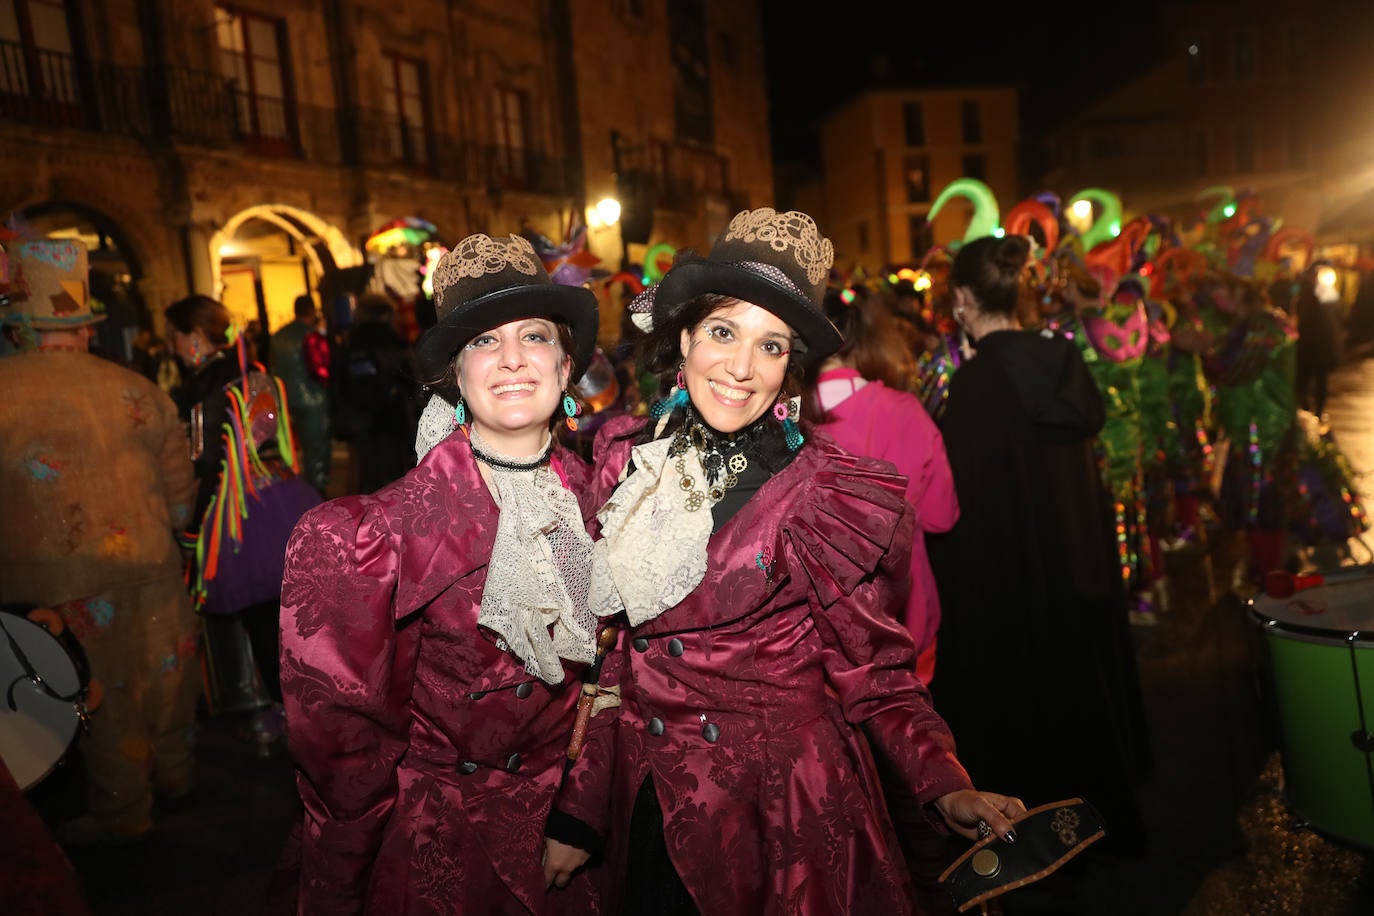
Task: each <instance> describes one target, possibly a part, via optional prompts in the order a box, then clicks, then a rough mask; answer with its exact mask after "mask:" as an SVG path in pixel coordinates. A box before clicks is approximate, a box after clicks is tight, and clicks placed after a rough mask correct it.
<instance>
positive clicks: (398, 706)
mask: <svg viewBox="0 0 1374 916" xmlns="http://www.w3.org/2000/svg"><path fill="white" fill-rule="evenodd" d="M434 290H435V301H436V304H437V314H438V322H437V324H435V326H434V327H432V328H430V329H429V330H428V331H427V332H426V333H425V335H424V336H423V337H422V338H421V339H420V340H419V341H418V342H417V344H416V348H415V351H416V363H417V366H418V367H419V369H420V370H421V372H422V377H423V378H424V379H425V381H426V383H427V384H428V385H429V387H430V388H431V389H433V390H435V391H436V392H438V393H440V394H442V395H444V396H446V397H447V398H448V399H449V403H450V404H456V407H454V408H450V412H449V415H448V419H447V420H446V421H445V424H444V425H445V427H446V429H447V430H448V434H447V435H446V436H444V437H443V438H442V439H440V440H439V441H437V442H432V441H427V442H426V443H425V446H424V447H423V448H422V451H424V455H423V457H422V458H421V460H420V462H419V464H418V466H417V467H415V468H414V469H413V470H411V471H410V472H408V473H407V474H406V475H405V476H404V477H402V478H401V479H400V480H398V481H396V482H394V483H391V484H388V485H387V486H385V487H383V488H382V489H380V490H378V491H377V492H376V493H374V494H371V495H360V496H349V497H345V498H342V499H336V500H333V501H330V502H327V503H325V504H324V505H322V506H320V507H317V508H316V509H313V510H311V511H310V512H309V513H307V514H306V515H305V517H304V518H302V519H301V521H300V522H299V524H298V525H297V526H296V529H295V532H294V533H293V535H292V538H291V541H290V544H289V546H288V548H287V554H286V572H285V577H284V581H283V589H282V633H281V642H282V656H281V682H282V692H283V695H284V697H285V701H286V710H287V728H288V745H289V748H290V751H291V756H292V758H293V760H294V761H295V764H296V768H297V784H298V786H299V789H300V795H301V800H302V801H303V802H304V806H305V816H304V820H303V823H302V825H301V829H300V830H299V831H298V832H297V836H296V837H295V839H293V840H292V843H293V844H295V843H297V842H298V846H299V848H298V849H290V848H289V849H288V853H287V857H286V861H285V862H284V865H285V866H286V867H285V868H284V869H283V873H282V874H281V875H279V878H278V882H277V888H276V894H277V895H278V896H277V897H276V899H274V901H273V903H274V909H275V908H276V906H277V905H281V908H283V909H293V910H295V911H298V912H300V913H312V914H313V913H328V914H331V916H335V914H348V913H360V912H372V913H381V912H385V913H407V914H441V913H443V914H448V913H478V912H480V913H546V912H554V911H566V912H570V913H592V912H596V903H595V900H594V899H593V897H592V896H591V894H592V890H591V883H590V881H589V880H588V878H587V877H586V874H585V872H583V873H579V875H578V876H577V877H575V878H573V879H572V880H571V882H570V883H568V882H566V877H567V875H566V874H564V875H562V876H558V877H559V884H560V885H562V884H564V883H568V887H567V889H566V890H562V891H556V892H555V891H551V890H550V889H549V884H550V881H551V880H552V878H553V877H555V876H554V875H552V874H551V873H550V872H549V871H548V870H547V869H546V868H545V867H543V866H541V854H542V853H543V836H544V832H545V829H546V821H548V824H547V829H548V831H549V835H550V836H551V837H552V838H553V842H552V845H551V848H552V850H553V852H552V854H551V859H553V860H554V861H556V862H558V863H560V864H565V865H567V866H568V868H567V871H571V870H572V868H575V867H576V866H578V865H581V864H582V863H583V862H585V861H586V860H587V858H588V853H587V850H590V849H593V848H594V847H595V846H596V845H597V844H598V842H599V837H598V832H599V828H600V824H596V823H590V821H591V820H594V818H577V817H572V816H568V815H564V816H562V817H555V818H554V819H552V820H550V808H551V805H552V802H553V797H554V792H555V790H556V789H557V787H558V784H559V781H560V779H561V778H562V775H563V772H564V762H565V760H566V758H567V748H568V745H569V741H570V736H571V733H572V730H573V725H574V709H575V706H576V704H577V702H578V697H579V695H580V693H581V689H580V687H581V684H580V679H579V673H580V670H581V669H582V667H583V666H584V665H586V664H587V663H590V662H592V661H593V660H594V658H595V657H596V640H597V637H598V629H599V627H598V622H597V620H596V617H595V616H594V615H593V614H592V612H591V611H590V609H589V608H588V606H587V569H588V567H589V566H590V558H591V549H592V544H591V538H590V537H589V535H588V532H587V529H586V527H585V518H586V517H588V516H589V515H590V511H591V508H592V507H591V506H590V504H588V505H586V506H583V505H582V504H580V503H579V501H578V495H579V494H582V493H584V492H586V491H587V490H588V489H589V487H588V472H587V467H586V465H585V464H584V463H583V462H582V461H581V460H580V459H579V458H578V457H577V456H576V455H575V454H573V453H572V452H571V451H569V450H568V449H567V448H565V447H564V446H563V445H561V444H560V443H559V442H558V441H557V440H556V439H555V437H554V435H553V434H552V430H553V429H555V428H556V427H557V426H559V425H561V424H563V423H565V422H567V421H568V420H571V418H572V417H573V416H575V415H576V414H577V413H578V412H579V406H578V404H577V402H576V401H575V399H574V398H573V397H572V395H571V394H570V391H571V388H570V386H571V384H572V382H573V380H574V379H576V378H577V376H578V375H579V374H580V373H581V372H583V371H584V370H585V369H586V367H587V366H588V364H589V362H590V360H591V357H592V353H593V349H594V347H595V344H596V331H597V306H596V299H595V297H594V296H593V295H592V293H591V292H590V291H588V290H585V289H582V288H579V287H570V286H561V285H556V284H554V283H553V282H552V281H551V280H550V279H549V276H548V273H547V272H546V270H545V268H544V266H543V265H542V264H541V263H540V261H539V259H538V257H537V256H536V255H535V252H534V250H533V248H532V247H531V246H530V243H529V242H528V241H527V240H525V239H524V238H522V237H520V236H511V237H498V238H489V237H487V236H485V235H473V236H470V237H468V238H466V239H464V240H463V241H462V242H460V243H459V244H458V245H456V246H455V247H454V248H453V250H452V251H450V252H448V253H447V254H446V255H444V257H443V259H442V260H441V261H440V262H439V264H438V265H437V267H436V269H435V273H434ZM424 434H425V431H424V430H422V436H423V435H424ZM601 715H602V716H609V714H607V713H602V714H601ZM601 721H602V722H604V721H605V719H601ZM606 731H607V730H606V729H604V728H598V729H597V730H596V731H595V733H594V734H593V735H592V737H591V738H590V739H589V740H590V741H591V742H592V744H595V742H596V741H598V740H600V738H599V737H598V736H599V735H601V734H602V733H605V732H606ZM597 756H600V757H602V758H603V759H604V755H593V757H597ZM572 772H573V773H574V778H577V775H576V774H577V770H576V769H574V770H573V771H572ZM293 869H298V870H299V874H298V875H293V874H290V872H291V871H292V870H293ZM292 896H294V897H295V900H294V901H291V900H290V898H291V897H292Z"/></svg>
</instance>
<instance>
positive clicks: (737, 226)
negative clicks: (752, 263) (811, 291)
mask: <svg viewBox="0 0 1374 916" xmlns="http://www.w3.org/2000/svg"><path fill="white" fill-rule="evenodd" d="M730 239H739V240H740V241H742V242H750V243H752V242H766V243H768V245H769V246H770V247H772V249H773V250H774V251H788V250H791V252H792V256H793V257H795V258H796V259H797V264H798V265H800V266H801V268H802V270H804V271H806V279H808V280H810V281H811V282H812V283H820V282H821V281H822V280H824V279H825V278H826V277H827V276H829V274H830V267H831V265H832V264H834V263H835V246H834V245H832V244H831V243H830V239H827V238H822V237H821V233H820V230H819V229H818V228H817V227H816V221H815V220H813V219H812V218H811V217H809V216H807V215H806V214H805V213H802V212H800V211H797V210H789V211H787V212H786V213H779V212H778V211H776V210H774V209H773V208H772V207H760V208H759V209H757V210H743V211H741V212H739V213H736V214H735V217H734V219H732V220H730V226H729V228H728V229H727V230H726V231H725V235H724V237H723V240H727V241H728V240H730Z"/></svg>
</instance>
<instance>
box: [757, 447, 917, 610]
mask: <svg viewBox="0 0 1374 916" xmlns="http://www.w3.org/2000/svg"><path fill="white" fill-rule="evenodd" d="M797 460H798V461H807V462H808V463H811V464H813V465H814V466H815V468H814V470H813V471H812V473H811V479H810V481H809V482H808V484H807V487H806V490H805V492H804V493H802V494H801V496H800V497H799V498H798V502H797V505H796V507H795V509H794V511H793V512H792V514H791V518H789V519H788V521H787V523H786V525H785V528H784V531H785V535H786V537H785V545H784V549H786V550H787V551H788V552H789V553H790V554H792V556H791V557H790V558H789V560H790V562H789V563H788V566H789V567H790V568H791V569H792V570H793V571H798V570H804V571H805V573H806V575H807V576H808V577H809V578H810V579H811V583H812V585H813V586H814V587H815V591H816V595H817V597H818V598H819V599H820V602H821V604H822V605H823V606H825V607H829V606H830V605H831V604H833V603H835V602H836V601H838V600H840V599H841V598H843V597H844V596H846V595H849V594H850V593H852V592H853V591H854V589H855V588H857V587H858V585H859V583H860V582H862V581H863V580H864V579H866V578H868V577H869V576H871V575H872V574H873V573H875V572H876V571H878V570H879V568H880V567H882V568H883V570H884V571H885V572H889V573H891V574H893V575H904V574H905V573H906V567H907V565H908V564H909V563H910V555H911V537H912V518H911V510H910V507H909V505H908V503H907V501H906V478H905V477H903V476H902V475H901V474H898V473H897V471H896V469H895V468H894V467H893V466H892V465H891V464H889V463H888V462H886V461H880V460H878V459H875V458H864V457H860V456H857V455H851V454H849V453H848V452H846V451H844V450H843V449H841V448H840V447H839V446H838V445H836V444H835V442H834V440H832V439H831V438H830V437H828V436H826V435H825V434H824V433H818V432H813V434H812V441H811V443H809V445H808V447H807V448H806V449H805V450H804V451H803V452H802V453H801V455H799V456H798V457H797Z"/></svg>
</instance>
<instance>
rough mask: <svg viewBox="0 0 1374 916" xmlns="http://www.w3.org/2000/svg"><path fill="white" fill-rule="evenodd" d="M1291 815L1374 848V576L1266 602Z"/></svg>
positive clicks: (1259, 607)
mask: <svg viewBox="0 0 1374 916" xmlns="http://www.w3.org/2000/svg"><path fill="white" fill-rule="evenodd" d="M1250 614H1251V617H1252V618H1253V619H1254V620H1255V622H1256V623H1258V624H1260V625H1261V626H1262V627H1263V628H1264V635H1265V640H1264V641H1265V644H1266V645H1267V647H1268V656H1269V663H1270V670H1271V673H1272V675H1273V698H1274V705H1275V712H1276V714H1277V719H1278V726H1279V731H1280V738H1281V741H1282V751H1283V767H1284V782H1285V784H1286V786H1287V796H1288V805H1289V808H1290V809H1291V810H1292V811H1293V813H1294V815H1295V816H1297V817H1298V818H1300V819H1301V820H1303V821H1306V822H1307V823H1308V824H1309V825H1310V826H1311V827H1312V828H1313V829H1314V830H1316V831H1318V832H1320V833H1322V834H1325V835H1327V836H1330V837H1331V838H1333V839H1336V840H1340V841H1342V842H1345V843H1348V844H1351V845H1353V846H1357V847H1360V848H1362V849H1365V850H1374V758H1372V757H1371V752H1374V737H1371V733H1374V577H1368V576H1366V577H1361V578H1359V579H1357V580H1355V581H1347V582H1342V583H1340V584H1333V585H1323V586H1321V587H1318V588H1312V589H1307V590H1305V591H1301V592H1297V593H1296V594H1294V595H1292V596H1290V597H1288V598H1269V597H1260V598H1256V599H1254V600H1253V601H1252V602H1251V604H1250Z"/></svg>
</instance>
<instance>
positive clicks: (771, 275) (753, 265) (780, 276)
mask: <svg viewBox="0 0 1374 916" xmlns="http://www.w3.org/2000/svg"><path fill="white" fill-rule="evenodd" d="M735 266H736V267H745V268H748V269H749V270H752V271H753V272H754V273H756V274H763V275H764V276H765V277H767V278H768V279H770V280H772V281H773V282H774V283H776V284H778V285H779V286H781V287H783V288H784V289H787V290H789V291H791V292H793V293H795V294H796V295H798V296H800V297H801V298H802V299H810V297H809V296H807V295H806V293H804V292H802V291H801V290H800V289H798V288H797V284H795V283H793V282H792V278H791V277H789V276H788V275H787V274H785V273H783V272H782V270H781V269H780V268H777V267H774V266H773V265H772V264H763V263H760V262H758V261H736V262H735Z"/></svg>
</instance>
